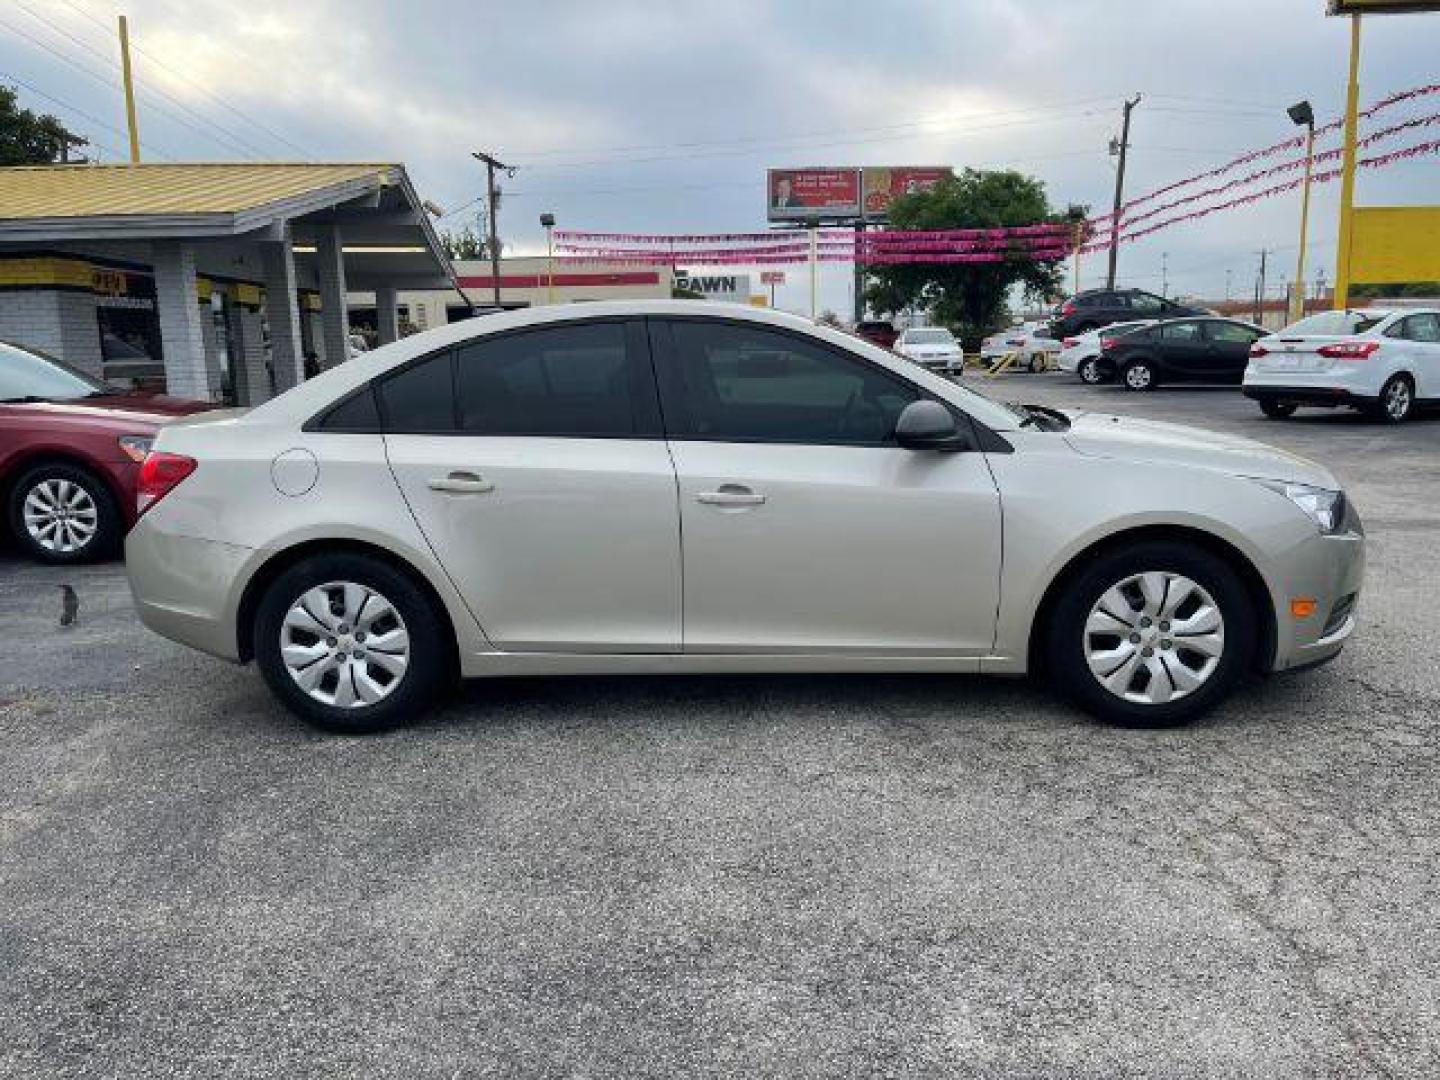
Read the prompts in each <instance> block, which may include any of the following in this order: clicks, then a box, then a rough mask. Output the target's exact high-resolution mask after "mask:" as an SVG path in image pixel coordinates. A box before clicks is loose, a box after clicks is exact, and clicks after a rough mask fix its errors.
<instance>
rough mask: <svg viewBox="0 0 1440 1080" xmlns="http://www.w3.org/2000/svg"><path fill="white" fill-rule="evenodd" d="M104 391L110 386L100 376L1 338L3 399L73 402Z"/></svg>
mask: <svg viewBox="0 0 1440 1080" xmlns="http://www.w3.org/2000/svg"><path fill="white" fill-rule="evenodd" d="M105 393H109V388H108V387H106V385H105V384H104V383H103V382H101V381H100V380H99V379H93V378H91V377H90V376H89V375H85V374H83V373H82V372H79V371H76V370H75V369H74V368H72V367H70V366H69V365H67V364H63V363H61V362H60V361H59V360H56V359H55V358H54V357H52V356H46V355H44V354H43V353H39V352H36V351H35V350H33V349H21V348H18V347H17V346H15V345H7V344H6V343H5V342H3V341H0V401H24V400H27V399H29V398H43V399H45V400H47V401H73V400H74V399H75V398H82V397H93V396H95V395H96V394H105Z"/></svg>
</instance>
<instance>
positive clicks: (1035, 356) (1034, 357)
mask: <svg viewBox="0 0 1440 1080" xmlns="http://www.w3.org/2000/svg"><path fill="white" fill-rule="evenodd" d="M1028 366H1029V368H1030V374H1031V375H1039V374H1040V373H1041V372H1042V371H1044V370H1045V354H1044V353H1031V354H1030V363H1029V365H1028Z"/></svg>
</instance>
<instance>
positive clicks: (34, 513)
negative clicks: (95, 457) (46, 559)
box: [22, 479, 100, 555]
mask: <svg viewBox="0 0 1440 1080" xmlns="http://www.w3.org/2000/svg"><path fill="white" fill-rule="evenodd" d="M22 515H23V517H24V520H25V531H26V532H27V533H29V534H30V539H31V540H34V541H35V543H37V544H39V545H40V546H41V547H42V548H44V549H45V550H46V551H54V552H58V553H60V554H62V555H68V554H73V553H74V552H77V551H79V550H80V549H81V548H83V547H85V546H86V545H87V544H89V543H90V542H91V541H92V540H94V539H95V534H96V533H97V532H98V531H99V529H100V513H99V511H98V510H97V509H96V507H95V500H94V499H92V498H91V497H90V493H89V492H88V491H86V490H85V489H84V488H83V487H81V486H80V485H79V484H77V483H75V482H74V481H73V480H58V479H56V480H42V481H40V483H38V484H36V485H35V486H34V487H33V488H31V489H30V493H29V494H28V495H26V496H25V505H24V507H23V509H22Z"/></svg>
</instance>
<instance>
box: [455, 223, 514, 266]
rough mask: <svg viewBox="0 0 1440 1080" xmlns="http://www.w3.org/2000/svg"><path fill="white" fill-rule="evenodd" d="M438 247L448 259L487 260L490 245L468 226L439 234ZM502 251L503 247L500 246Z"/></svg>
mask: <svg viewBox="0 0 1440 1080" xmlns="http://www.w3.org/2000/svg"><path fill="white" fill-rule="evenodd" d="M440 246H441V247H442V248H444V250H445V256H446V258H449V259H488V258H489V257H490V244H489V242H488V241H486V240H484V239H482V238H481V237H480V235H479V234H478V233H476V232H475V230H474V229H472V228H471V227H470V226H469V225H466V226H465V227H464V228H463V229H459V230H457V231H455V232H448V231H447V232H442V233H441V234H440ZM500 247H501V250H502V251H503V250H504V247H505V245H504V244H501V245H500Z"/></svg>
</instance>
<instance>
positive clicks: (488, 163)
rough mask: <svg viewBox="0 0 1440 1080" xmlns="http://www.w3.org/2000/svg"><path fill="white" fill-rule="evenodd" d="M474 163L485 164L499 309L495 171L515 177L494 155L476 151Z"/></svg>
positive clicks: (497, 215) (508, 166) (507, 166)
mask: <svg viewBox="0 0 1440 1080" xmlns="http://www.w3.org/2000/svg"><path fill="white" fill-rule="evenodd" d="M470 156H471V157H473V158H474V159H475V160H476V161H481V162H484V163H485V190H486V192H487V193H488V194H487V198H488V200H489V206H490V273H491V274H492V275H493V277H494V282H495V307H496V308H499V307H500V226H499V218H500V191H499V189H497V188H496V187H495V170H496V169H502V170H504V172H505V175H506V176H514V175H515V167H514V166H513V165H506V164H505V163H504V162H503V161H499V160H497V159H496V158H495V157H494V155H492V154H486V153H483V152H480V151H477V152H475V153H473V154H471V155H470Z"/></svg>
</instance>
